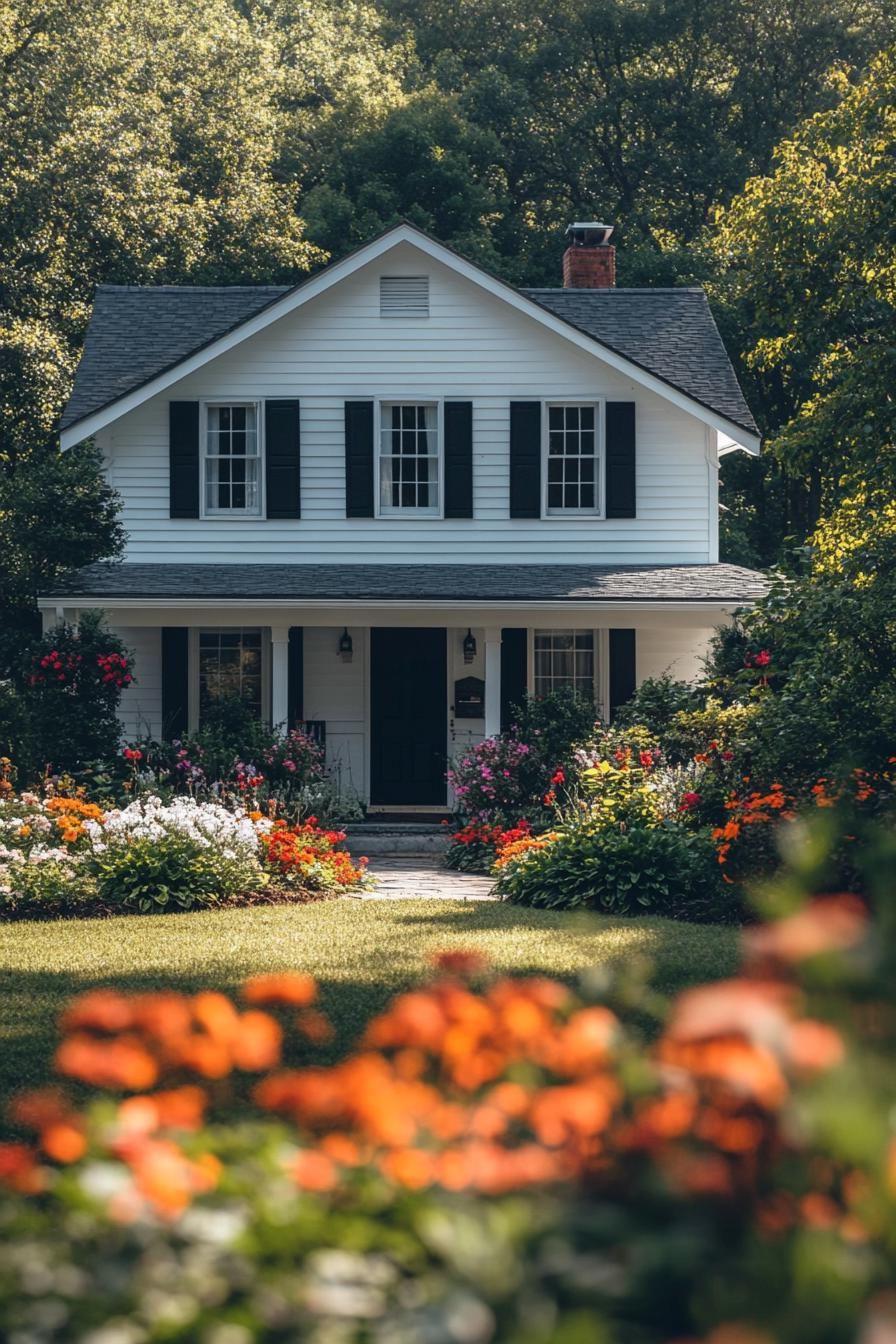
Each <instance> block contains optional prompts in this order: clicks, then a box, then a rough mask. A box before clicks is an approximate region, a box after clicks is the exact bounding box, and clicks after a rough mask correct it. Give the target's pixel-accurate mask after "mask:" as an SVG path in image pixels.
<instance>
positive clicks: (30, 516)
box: [0, 0, 407, 668]
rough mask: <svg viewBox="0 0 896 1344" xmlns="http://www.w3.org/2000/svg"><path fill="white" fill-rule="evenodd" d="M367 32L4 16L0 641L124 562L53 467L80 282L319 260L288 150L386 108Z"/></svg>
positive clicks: (277, 277)
mask: <svg viewBox="0 0 896 1344" xmlns="http://www.w3.org/2000/svg"><path fill="white" fill-rule="evenodd" d="M378 23H379V20H378V19H377V17H376V15H375V14H374V13H373V11H371V10H370V9H369V8H366V7H364V6H363V5H357V4H352V3H349V4H347V5H346V4H343V5H341V6H339V7H336V6H332V5H327V4H321V3H316V4H315V5H313V6H310V7H308V6H300V5H299V4H298V3H296V0H271V2H270V3H265V2H264V0H252V2H251V3H249V2H248V0H247V3H246V4H245V5H237V4H235V3H233V2H232V0H65V3H59V2H58V0H0V159H2V162H3V166H4V171H3V174H2V175H0V544H2V546H3V551H4V566H3V577H2V579H0V605H2V608H3V630H4V633H5V635H6V636H7V641H6V642H11V643H12V644H13V645H15V644H16V643H17V641H18V639H19V637H20V634H21V631H22V629H23V626H24V627H25V628H27V626H28V625H29V623H30V622H31V619H32V616H33V606H32V602H33V596H34V592H35V590H36V587H37V585H38V584H39V583H41V582H45V581H47V580H49V579H52V578H54V577H55V576H56V575H57V574H59V573H60V572H61V571H62V570H63V569H65V568H67V567H70V566H73V565H79V564H83V563H85V562H87V561H90V560H93V559H96V558H98V557H100V556H108V555H113V554H115V553H116V552H117V550H118V548H119V546H120V541H121V534H120V531H119V529H118V527H117V524H116V523H115V522H114V496H113V495H112V493H111V492H110V491H109V490H108V488H106V487H105V486H104V485H103V484H102V481H101V478H100V475H99V473H98V469H97V465H96V462H95V460H94V459H93V457H92V456H90V455H88V454H86V453H85V452H84V451H83V450H82V449H79V450H78V452H77V453H76V454H73V455H69V456H65V457H62V456H60V455H59V454H58V453H57V452H56V451H55V429H56V424H57V421H58V416H59V413H60V410H61V408H62V405H63V403H64V401H65V399H66V397H67V395H68V392H69V389H70V386H71V379H72V375H73V372H74V368H75V364H76V362H77V358H78V354H79V351H80V344H81V340H82V337H83V333H84V328H85V325H86V321H87V317H88V314H89V311H90V304H91V302H92V298H93V292H94V287H95V285H96V284H97V283H98V282H100V281H111V282H118V283H138V284H139V283H167V282H172V283H181V282H188V283H227V282H240V283H247V282H252V281H262V282H276V281H290V280H295V279H298V278H299V277H300V276H301V275H302V274H303V273H304V272H306V271H307V270H308V269H309V268H310V267H311V266H312V265H315V264H319V263H321V262H322V261H323V260H324V254H323V253H322V252H321V251H320V250H319V249H317V248H315V247H314V246H312V245H311V244H310V243H309V242H307V241H306V240H305V238H304V231H303V224H302V221H301V219H300V217H299V215H298V213H297V204H298V199H297V183H298V175H299V173H300V172H304V171H310V168H309V165H308V162H307V159H308V155H307V153H304V154H303V153H300V152H299V151H300V148H301V146H302V145H305V146H306V148H307V145H308V144H309V143H310V142H311V141H312V140H313V134H314V127H315V125H317V126H320V125H321V124H322V123H323V122H324V121H329V122H330V123H334V124H335V122H336V121H338V119H339V117H342V118H349V119H350V118H353V117H354V118H367V119H370V118H372V117H373V116H374V108H375V107H377V106H379V104H380V103H388V102H389V101H390V100H391V101H393V102H394V101H395V100H396V99H397V98H399V97H400V90H399V87H398V74H399V73H400V72H401V70H402V69H403V62H406V59H407V54H406V52H403V51H402V50H401V49H400V48H399V47H398V46H396V53H397V54H396V56H395V57H394V59H393V58H391V57H389V58H387V57H386V55H385V53H384V51H383V49H382V47H381V45H380V44H378V42H377V40H376V32H377V27H378ZM334 133H335V132H334ZM3 642H4V641H2V640H0V668H2V664H3V661H4V659H3V648H2V645H3Z"/></svg>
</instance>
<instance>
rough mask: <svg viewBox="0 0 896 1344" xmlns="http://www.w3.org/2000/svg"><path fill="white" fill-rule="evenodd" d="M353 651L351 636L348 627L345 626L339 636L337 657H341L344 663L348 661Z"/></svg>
mask: <svg viewBox="0 0 896 1344" xmlns="http://www.w3.org/2000/svg"><path fill="white" fill-rule="evenodd" d="M354 651H355V650H354V645H353V644H352V637H351V635H350V634H349V632H348V627H347V626H346V627H345V628H344V629H343V631H342V634H341V635H340V636H339V657H340V658H341V659H342V661H343V662H344V663H350V662H351V660H352V654H353V653H354Z"/></svg>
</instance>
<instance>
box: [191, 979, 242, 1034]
mask: <svg viewBox="0 0 896 1344" xmlns="http://www.w3.org/2000/svg"><path fill="white" fill-rule="evenodd" d="M192 1007H193V1017H194V1019H195V1021H196V1022H197V1023H198V1024H199V1026H200V1027H202V1028H203V1030H205V1031H207V1032H208V1034H209V1036H211V1037H212V1038H213V1039H214V1040H215V1041H218V1042H220V1043H221V1044H226V1045H229V1044H230V1042H231V1041H232V1040H233V1039H234V1037H235V1036H236V1034H237V1032H238V1031H239V1023H240V1017H239V1013H238V1012H237V1011H236V1009H235V1008H234V1006H233V1004H232V1003H231V1002H230V999H228V998H227V996H226V995H225V994H219V993H217V991H215V990H212V989H206V990H203V991H202V992H201V993H199V994H195V995H194V996H193V1004H192Z"/></svg>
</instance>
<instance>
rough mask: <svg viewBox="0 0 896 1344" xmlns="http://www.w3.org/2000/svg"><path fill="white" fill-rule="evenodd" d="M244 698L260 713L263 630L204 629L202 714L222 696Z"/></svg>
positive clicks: (202, 646)
mask: <svg viewBox="0 0 896 1344" xmlns="http://www.w3.org/2000/svg"><path fill="white" fill-rule="evenodd" d="M231 699H235V700H242V701H243V703H244V704H245V705H248V707H249V708H250V709H251V710H252V711H253V713H254V714H255V715H256V716H259V717H260V715H261V631H259V630H203V631H201V632H200V635H199V711H200V718H201V717H202V715H203V713H204V712H205V711H207V710H208V709H209V708H210V707H211V706H212V705H214V704H218V703H220V702H221V701H222V700H231Z"/></svg>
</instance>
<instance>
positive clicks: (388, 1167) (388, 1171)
mask: <svg viewBox="0 0 896 1344" xmlns="http://www.w3.org/2000/svg"><path fill="white" fill-rule="evenodd" d="M436 1162H437V1159H436V1157H435V1154H433V1153H429V1152H426V1151H425V1150H424V1149H421V1148H398V1149H396V1150H395V1151H394V1152H391V1153H387V1154H386V1155H385V1157H384V1158H383V1160H382V1164H381V1165H382V1170H383V1174H384V1175H386V1176H388V1177H390V1179H391V1180H393V1181H396V1182H397V1184H398V1185H404V1186H407V1188H408V1189H409V1190H422V1189H423V1188H424V1187H425V1186H427V1185H432V1183H433V1178H434V1176H435V1172H436Z"/></svg>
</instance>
